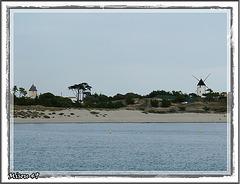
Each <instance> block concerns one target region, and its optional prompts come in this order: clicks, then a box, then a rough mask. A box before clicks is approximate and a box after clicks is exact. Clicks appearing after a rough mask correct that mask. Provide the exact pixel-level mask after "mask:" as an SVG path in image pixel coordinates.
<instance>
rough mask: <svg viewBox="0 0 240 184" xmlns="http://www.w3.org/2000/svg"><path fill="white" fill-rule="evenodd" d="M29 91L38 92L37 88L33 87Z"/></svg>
mask: <svg viewBox="0 0 240 184" xmlns="http://www.w3.org/2000/svg"><path fill="white" fill-rule="evenodd" d="M29 91H37V88H36V86H34V85H32V86H31V88H30V89H29Z"/></svg>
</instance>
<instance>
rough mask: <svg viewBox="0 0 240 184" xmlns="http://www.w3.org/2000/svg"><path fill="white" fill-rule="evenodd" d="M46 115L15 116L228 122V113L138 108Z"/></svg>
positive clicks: (96, 120) (60, 120) (59, 119)
mask: <svg viewBox="0 0 240 184" xmlns="http://www.w3.org/2000/svg"><path fill="white" fill-rule="evenodd" d="M44 113H45V115H47V118H46V117H40V118H19V117H17V118H14V123H146V122H154V123H168V122H176V123H177V122H189V123H190V122H193V123H201V122H216V123H218V122H219V123H221V122H227V114H215V113H171V114H155V113H143V112H141V111H138V110H112V111H107V110H79V109H66V110H61V111H55V112H52V111H48V110H46V111H44Z"/></svg>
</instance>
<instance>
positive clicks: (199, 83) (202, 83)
mask: <svg viewBox="0 0 240 184" xmlns="http://www.w3.org/2000/svg"><path fill="white" fill-rule="evenodd" d="M197 85H198V86H206V84H205V83H204V82H203V80H202V79H200V81H199V82H198V84H197Z"/></svg>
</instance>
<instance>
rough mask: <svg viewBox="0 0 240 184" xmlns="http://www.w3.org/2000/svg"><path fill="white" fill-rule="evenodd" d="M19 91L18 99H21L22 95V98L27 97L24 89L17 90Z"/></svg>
mask: <svg viewBox="0 0 240 184" xmlns="http://www.w3.org/2000/svg"><path fill="white" fill-rule="evenodd" d="M19 91H20V93H19V97H21V96H22V95H23V96H26V95H27V91H26V90H25V89H24V88H22V87H21V88H19Z"/></svg>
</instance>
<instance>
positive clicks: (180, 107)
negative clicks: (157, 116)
mask: <svg viewBox="0 0 240 184" xmlns="http://www.w3.org/2000/svg"><path fill="white" fill-rule="evenodd" d="M178 108H179V110H180V111H185V110H186V107H184V106H179V107H178Z"/></svg>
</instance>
